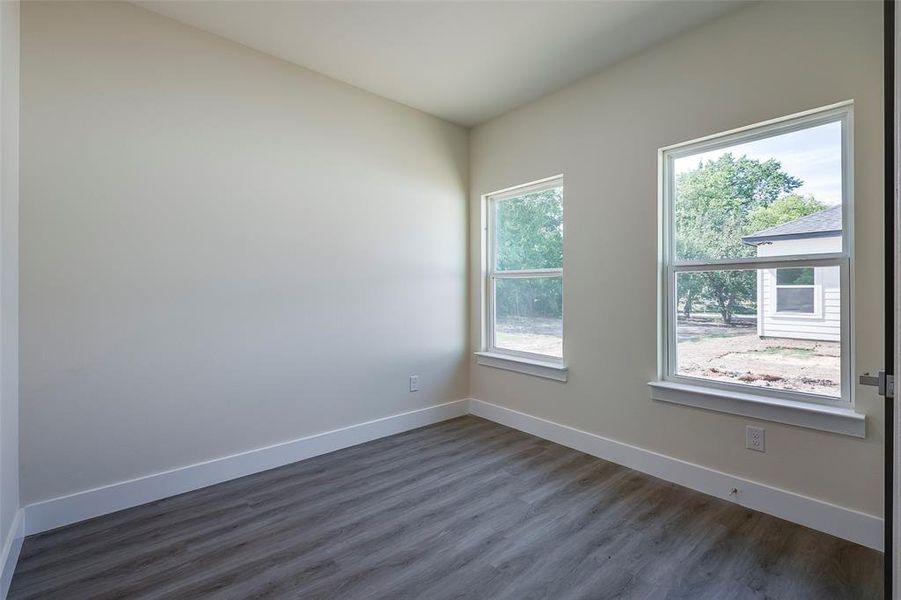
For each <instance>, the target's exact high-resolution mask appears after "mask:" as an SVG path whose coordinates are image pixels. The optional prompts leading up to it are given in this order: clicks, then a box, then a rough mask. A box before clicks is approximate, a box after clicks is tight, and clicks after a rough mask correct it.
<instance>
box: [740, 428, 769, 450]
mask: <svg viewBox="0 0 901 600" xmlns="http://www.w3.org/2000/svg"><path fill="white" fill-rule="evenodd" d="M745 446H746V447H747V448H748V450H756V451H757V452H766V429H764V428H763V427H751V426H750V425H748V426H747V427H745Z"/></svg>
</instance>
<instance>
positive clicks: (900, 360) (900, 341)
mask: <svg viewBox="0 0 901 600" xmlns="http://www.w3.org/2000/svg"><path fill="white" fill-rule="evenodd" d="M894 16H895V36H894V37H895V40H894V41H895V46H894V51H895V52H894V54H895V56H894V62H895V64H894V71H895V73H894V75H895V86H894V88H895V89H894V104H895V106H894V107H893V108H894V110H893V112H894V115H895V118H894V143H893V145H894V170H895V176H894V182H895V185H894V188H895V189H894V196H895V223H894V229H895V248H894V254H895V273H894V275H895V277H894V288H895V302H894V312H895V330H894V332H893V335H894V346H895V364H894V365H893V366H894V373H895V377H899V376H901V192H899V181H901V162H899V161H901V128H899V119H901V6H899V4H898V3H897V2H895V15H894ZM896 396H897V394H896ZM893 416H894V422H893V423H892V424H891V430H890V431H891V434H893V435H894V439H895V446H894V450H895V456H894V465H893V477H892V480H893V486H892V487H893V489H892V507H891V508H890V510H892V513H893V519H892V549H893V552H892V556H888V557H886V560H890V561H891V572H892V598H895V599H898V598H901V581H899V578H901V552H899V549H901V406H899V405H898V402H897V401H895V410H894V413H893ZM887 425H888V424H887ZM886 508H887V509H889V507H886Z"/></svg>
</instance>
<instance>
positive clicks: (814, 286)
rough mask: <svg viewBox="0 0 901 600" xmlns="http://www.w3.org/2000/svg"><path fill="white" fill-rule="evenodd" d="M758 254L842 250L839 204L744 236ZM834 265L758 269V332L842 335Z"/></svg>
mask: <svg viewBox="0 0 901 600" xmlns="http://www.w3.org/2000/svg"><path fill="white" fill-rule="evenodd" d="M741 241H742V242H744V243H745V244H748V245H749V246H756V247H757V256H778V255H781V256H785V255H787V254H820V253H824V252H841V249H842V208H841V206H834V207H832V208H827V209H826V210H823V211H820V212H818V213H814V214H812V215H808V216H806V217H801V218H800V219H795V220H794V221H789V222H788V223H783V224H782V225H777V226H776V227H771V228H769V229H764V230H763V231H758V232H757V233H754V234H751V235H747V236H744V237H743V238H741ZM839 290H840V285H839V269H838V267H799V268H782V269H760V270H759V271H758V272H757V335H759V336H760V337H782V338H794V339H804V340H824V341H836V342H837V341H839V340H840V339H841V297H840V294H839Z"/></svg>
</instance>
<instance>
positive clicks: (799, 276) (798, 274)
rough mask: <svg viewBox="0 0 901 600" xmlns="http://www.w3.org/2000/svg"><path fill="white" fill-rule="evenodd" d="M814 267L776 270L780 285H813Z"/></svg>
mask: <svg viewBox="0 0 901 600" xmlns="http://www.w3.org/2000/svg"><path fill="white" fill-rule="evenodd" d="M814 281H815V280H814V277H813V267H800V268H791V269H776V283H777V284H778V285H813V284H814Z"/></svg>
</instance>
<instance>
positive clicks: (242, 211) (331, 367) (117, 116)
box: [21, 2, 468, 503]
mask: <svg viewBox="0 0 901 600" xmlns="http://www.w3.org/2000/svg"><path fill="white" fill-rule="evenodd" d="M21 91H22V121H21V130H22V145H21V151H22V219H21V269H22V294H21V300H22V307H21V319H22V320H21V325H22V344H21V360H22V369H21V376H22V388H21V393H22V498H23V502H24V503H32V502H35V501H38V500H43V499H47V498H52V497H56V496H59V495H63V494H67V493H71V492H76V491H79V490H84V489H87V488H91V487H94V486H100V485H103V484H107V483H112V482H117V481H121V480H125V479H129V478H133V477H137V476H141V475H146V474H150V473H154V472H158V471H161V470H165V469H170V468H174V467H178V466H182V465H187V464H191V463H195V462H199V461H202V460H206V459H210V458H214V457H218V456H224V455H229V454H233V453H236V452H240V451H243V450H248V449H252V448H258V447H261V446H266V445H269V444H273V443H276V442H280V441H285V440H290V439H294V438H297V437H300V436H304V435H308V434H311V433H316V432H320V431H324V430H329V429H333V428H336V427H341V426H345V425H349V424H353V423H358V422H362V421H366V420H370V419H374V418H378V417H382V416H387V415H391V414H395V413H399V412H402V411H407V410H411V409H416V408H419V407H424V406H431V405H435V404H437V403H440V402H444V401H449V400H456V399H459V398H463V397H465V396H466V394H467V368H468V367H467V360H466V352H465V348H466V345H467V329H466V323H467V322H466V318H467V305H466V302H467V298H466V269H467V267H466V217H467V207H466V182H467V168H468V163H467V132H466V131H465V130H463V129H461V128H459V127H456V126H453V125H450V124H447V123H445V122H443V121H440V120H438V119H435V118H433V117H430V116H427V115H425V114H423V113H420V112H417V111H415V110H412V109H409V108H407V107H404V106H401V105H399V104H396V103H392V102H389V101H387V100H384V99H381V98H378V97H376V96H373V95H371V94H368V93H365V92H363V91H360V90H358V89H355V88H352V87H350V86H347V85H344V84H341V83H338V82H336V81H334V80H331V79H328V78H326V77H323V76H320V75H318V74H315V73H312V72H310V71H306V70H303V69H300V68H298V67H296V66H293V65H290V64H288V63H285V62H282V61H279V60H276V59H274V58H271V57H268V56H266V55H263V54H260V53H257V52H255V51H251V50H249V49H247V48H245V47H242V46H240V45H238V44H235V43H232V42H228V41H226V40H223V39H221V38H218V37H215V36H212V35H209V34H206V33H202V32H200V31H198V30H195V29H192V28H190V27H187V26H184V25H181V24H179V23H176V22H175V21H171V20H169V19H166V18H164V17H161V16H158V15H156V14H153V13H150V12H147V11H145V10H143V9H141V8H137V7H135V6H132V5H128V4H124V3H82V2H72V3H26V4H25V5H24V6H23V7H22V90H21ZM414 373H415V374H419V375H420V378H421V379H420V390H421V391H419V392H418V393H410V392H409V391H408V379H407V378H408V376H409V375H411V374H414Z"/></svg>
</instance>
